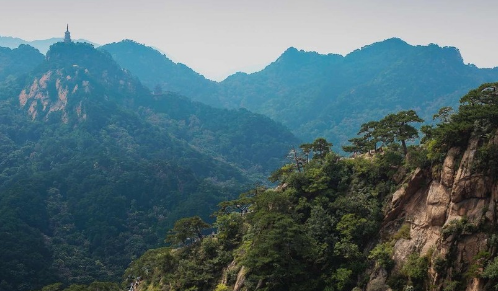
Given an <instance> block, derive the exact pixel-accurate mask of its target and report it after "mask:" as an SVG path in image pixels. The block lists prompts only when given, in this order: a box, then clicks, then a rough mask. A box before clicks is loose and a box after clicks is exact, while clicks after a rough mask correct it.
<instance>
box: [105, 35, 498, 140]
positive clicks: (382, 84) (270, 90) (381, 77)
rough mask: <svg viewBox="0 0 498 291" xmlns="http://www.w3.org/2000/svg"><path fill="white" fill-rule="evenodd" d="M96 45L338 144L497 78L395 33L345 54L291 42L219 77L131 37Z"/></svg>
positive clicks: (426, 113) (176, 84)
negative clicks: (275, 54)
mask: <svg viewBox="0 0 498 291" xmlns="http://www.w3.org/2000/svg"><path fill="white" fill-rule="evenodd" d="M101 49H103V50H107V51H109V52H110V53H111V55H112V56H113V58H114V59H116V61H117V62H118V63H119V64H120V65H122V66H123V67H124V68H127V69H129V70H130V72H131V73H132V74H134V75H136V76H137V77H138V78H139V79H140V80H142V81H143V82H144V84H146V85H147V86H148V87H149V88H151V89H152V88H154V87H156V86H157V85H159V87H162V89H163V90H171V91H175V92H180V93H181V94H185V95H186V96H189V97H190V98H192V99H193V100H197V101H199V102H203V103H206V104H209V105H212V106H215V107H221V108H247V109H248V110H250V111H253V112H257V113H261V114H264V115H266V116H268V117H270V118H272V119H274V120H276V121H278V122H281V123H282V124H283V125H285V126H287V127H288V128H289V129H290V130H291V131H292V132H293V133H294V134H295V135H297V136H298V137H299V138H301V139H302V140H305V141H311V140H313V139H314V138H315V137H317V136H322V137H325V138H327V139H328V140H330V141H332V142H333V143H334V144H336V145H344V144H346V143H347V140H348V139H349V138H351V137H352V136H354V135H355V134H356V132H357V131H358V129H359V127H360V125H361V124H362V123H365V122H367V121H370V120H373V119H377V118H380V117H382V116H384V115H386V114H387V113H390V112H393V111H398V110H408V109H414V110H416V111H417V112H418V113H419V115H420V116H421V117H423V118H424V119H426V120H427V121H429V122H430V121H431V119H432V116H433V115H434V114H435V113H436V111H437V110H438V109H439V108H440V107H442V106H453V107H456V106H457V105H458V98H459V96H462V95H463V94H465V93H466V92H468V91H469V90H470V89H472V88H474V87H476V86H478V85H480V84H482V83H484V82H492V81H496V80H498V68H494V69H480V68H477V67H476V66H474V65H471V64H464V62H463V60H462V57H461V55H460V52H459V51H458V49H456V48H454V47H440V46H438V45H435V44H430V45H428V46H412V45H409V44H407V43H406V42H404V41H403V40H401V39H398V38H392V39H387V40H384V41H381V42H378V43H374V44H371V45H368V46H365V47H363V48H361V49H358V50H356V51H353V52H352V53H350V54H348V55H346V56H341V55H337V54H328V55H321V54H318V53H316V52H305V51H302V50H298V49H296V48H293V47H291V48H289V49H287V50H286V51H285V52H284V53H283V54H282V55H281V56H280V57H279V58H278V59H277V60H276V61H275V62H273V63H271V64H270V65H268V66H267V67H266V68H264V69H263V70H261V71H260V72H256V73H252V74H245V73H237V74H234V75H232V76H229V77H228V78H226V79H225V80H223V81H222V82H219V83H216V82H213V81H210V80H207V79H205V78H204V77H202V76H200V75H199V74H197V73H196V72H194V71H192V70H191V69H188V68H187V67H185V66H184V65H182V64H175V63H173V62H172V61H171V60H169V59H168V58H167V57H166V56H165V55H162V54H161V53H159V52H157V51H155V50H154V49H152V48H150V47H146V46H144V45H140V44H138V43H135V42H132V41H123V42H120V43H112V44H109V45H105V46H103V47H101Z"/></svg>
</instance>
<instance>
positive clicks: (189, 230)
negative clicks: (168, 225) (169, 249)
mask: <svg viewBox="0 0 498 291" xmlns="http://www.w3.org/2000/svg"><path fill="white" fill-rule="evenodd" d="M209 227H210V225H209V224H207V223H206V222H204V221H203V220H202V219H201V218H200V217H199V216H194V217H187V218H182V219H180V220H178V221H176V222H175V225H174V226H173V229H172V230H171V231H170V233H169V234H168V236H167V238H166V241H168V242H171V243H173V244H183V245H186V244H187V240H192V241H194V240H201V239H202V237H203V235H202V231H203V230H204V229H207V228H209Z"/></svg>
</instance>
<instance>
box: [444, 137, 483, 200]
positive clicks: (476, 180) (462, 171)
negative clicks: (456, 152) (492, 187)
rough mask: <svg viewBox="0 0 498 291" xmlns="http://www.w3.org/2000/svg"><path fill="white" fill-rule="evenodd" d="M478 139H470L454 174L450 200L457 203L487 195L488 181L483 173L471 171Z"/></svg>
mask: <svg viewBox="0 0 498 291" xmlns="http://www.w3.org/2000/svg"><path fill="white" fill-rule="evenodd" d="M478 142H479V140H478V139H477V138H474V139H471V140H470V142H469V146H468V148H467V150H466V151H465V153H464V154H463V157H462V161H461V162H460V167H459V168H458V171H457V173H456V176H455V180H454V182H453V187H452V191H451V201H452V202H453V203H459V202H461V201H462V200H464V199H469V198H485V197H486V196H489V191H488V190H487V189H488V188H489V182H488V181H487V180H488V179H487V178H486V177H484V176H483V175H479V174H476V173H472V166H473V164H474V159H475V154H476V151H477V145H478Z"/></svg>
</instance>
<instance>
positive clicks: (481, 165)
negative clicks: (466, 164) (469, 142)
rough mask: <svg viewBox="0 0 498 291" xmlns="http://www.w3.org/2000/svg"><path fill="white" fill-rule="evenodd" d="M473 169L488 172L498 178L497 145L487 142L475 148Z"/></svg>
mask: <svg viewBox="0 0 498 291" xmlns="http://www.w3.org/2000/svg"><path fill="white" fill-rule="evenodd" d="M474 170H476V171H480V172H484V173H488V174H489V175H490V177H493V178H494V179H497V178H498V145H495V144H487V145H484V146H482V147H480V148H479V149H478V150H477V152H476V163H475V164H474Z"/></svg>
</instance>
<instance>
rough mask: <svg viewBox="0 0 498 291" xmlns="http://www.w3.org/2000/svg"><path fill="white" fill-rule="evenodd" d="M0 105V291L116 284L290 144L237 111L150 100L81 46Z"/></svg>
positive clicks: (54, 54) (168, 97)
mask: <svg viewBox="0 0 498 291" xmlns="http://www.w3.org/2000/svg"><path fill="white" fill-rule="evenodd" d="M12 92H15V94H14V93H12ZM0 96H4V97H2V98H1V99H0V112H1V114H0V139H1V141H2V142H1V148H2V150H1V151H0V193H1V194H0V236H1V237H2V240H0V249H2V252H1V253H0V262H2V263H1V265H0V278H1V280H0V289H1V290H6V291H10V290H33V289H36V288H40V287H41V286H43V285H46V284H48V283H51V282H57V281H61V282H63V283H66V284H69V283H89V282H92V281H95V280H100V281H102V280H113V281H116V280H117V279H118V277H119V276H120V274H121V273H122V271H123V270H124V268H125V267H126V266H127V265H128V264H129V262H130V260H131V259H133V258H136V257H137V256H138V255H140V254H141V253H143V252H144V251H145V250H146V249H148V248H150V247H153V246H160V245H162V244H163V240H164V236H165V234H166V233H167V231H168V229H170V228H171V227H172V225H173V222H174V221H175V220H177V219H179V218H181V217H184V216H189V215H200V216H201V217H203V218H204V219H208V220H209V215H210V214H211V213H212V212H213V211H214V210H215V209H216V208H215V206H216V205H217V204H218V203H219V202H221V201H223V200H225V199H227V198H230V197H233V196H234V195H235V193H239V192H240V191H243V190H244V189H245V188H247V187H248V186H247V185H250V184H252V183H255V182H257V181H259V178H260V177H261V173H265V172H266V173H268V172H270V171H272V170H273V169H274V168H275V167H278V166H279V165H281V163H282V161H283V159H284V158H285V156H286V154H287V153H288V150H289V145H292V144H296V143H298V142H299V141H298V140H297V139H296V138H295V137H294V136H293V135H292V134H291V133H290V132H289V131H288V130H286V129H285V128H284V127H283V126H281V125H279V124H276V123H275V122H273V121H271V120H270V119H269V118H267V117H264V116H261V115H259V114H254V113H251V112H248V111H247V110H236V111H234V110H226V109H215V108H211V107H209V106H206V105H203V104H199V103H196V102H192V101H190V100H189V99H186V98H185V97H182V96H179V95H177V94H173V93H165V94H156V95H153V94H151V92H150V91H149V90H148V89H147V88H146V87H145V86H144V85H142V83H140V81H139V80H138V79H136V77H134V76H132V75H131V74H130V73H129V72H128V71H127V70H126V69H123V68H121V67H120V66H119V65H118V64H116V62H115V61H114V60H113V59H112V57H111V55H110V54H108V53H106V52H104V51H101V50H96V49H95V48H93V46H92V45H90V44H85V43H56V44H54V45H52V46H51V48H50V50H49V51H48V52H47V55H46V58H45V60H44V61H43V62H42V63H41V64H40V65H38V66H36V68H35V69H34V70H32V71H31V72H30V73H29V74H28V75H27V77H26V76H23V77H20V78H14V80H13V81H12V82H10V83H9V84H8V89H5V91H2V94H0Z"/></svg>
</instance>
